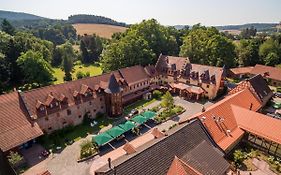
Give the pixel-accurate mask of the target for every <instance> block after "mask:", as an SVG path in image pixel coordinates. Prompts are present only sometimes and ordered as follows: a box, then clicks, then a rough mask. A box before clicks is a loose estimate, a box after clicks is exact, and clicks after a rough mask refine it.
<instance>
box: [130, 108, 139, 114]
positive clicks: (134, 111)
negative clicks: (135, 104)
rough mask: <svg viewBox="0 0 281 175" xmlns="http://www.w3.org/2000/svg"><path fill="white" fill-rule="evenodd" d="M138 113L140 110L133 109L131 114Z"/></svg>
mask: <svg viewBox="0 0 281 175" xmlns="http://www.w3.org/2000/svg"><path fill="white" fill-rule="evenodd" d="M138 113H139V111H138V110H137V109H133V110H131V114H132V115H136V114H138Z"/></svg>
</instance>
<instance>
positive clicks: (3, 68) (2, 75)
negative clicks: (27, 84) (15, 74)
mask: <svg viewBox="0 0 281 175" xmlns="http://www.w3.org/2000/svg"><path fill="white" fill-rule="evenodd" d="M10 74H11V72H10V65H9V62H8V61H7V60H6V57H5V55H4V54H2V53H1V52H0V94H1V93H2V92H3V90H4V86H5V85H6V84H7V83H8V81H9V80H10Z"/></svg>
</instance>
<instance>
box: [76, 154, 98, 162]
mask: <svg viewBox="0 0 281 175" xmlns="http://www.w3.org/2000/svg"><path fill="white" fill-rule="evenodd" d="M96 155H98V152H96V153H95V154H93V155H90V156H88V157H84V158H82V159H78V160H77V162H78V163H80V162H84V161H86V160H89V159H91V158H93V157H95V156H96Z"/></svg>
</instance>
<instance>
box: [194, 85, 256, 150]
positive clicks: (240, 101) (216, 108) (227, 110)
mask: <svg viewBox="0 0 281 175" xmlns="http://www.w3.org/2000/svg"><path fill="white" fill-rule="evenodd" d="M233 104H234V105H238V106H241V107H243V108H246V109H250V108H251V109H252V110H253V111H257V110H258V109H259V108H260V107H261V103H260V102H259V100H258V99H257V98H256V97H255V96H254V95H253V94H252V93H251V91H250V90H249V89H245V90H243V91H241V92H238V93H236V94H233V95H231V96H228V97H226V98H225V99H223V100H221V101H219V102H217V103H215V104H214V105H212V106H210V107H209V108H207V109H206V111H205V112H203V113H200V114H196V115H195V116H194V117H196V116H198V117H199V119H201V120H202V122H203V123H204V125H205V127H206V128H207V130H208V131H209V132H210V134H211V135H212V137H213V138H214V140H215V141H216V143H217V144H218V145H219V146H220V147H221V148H222V149H224V150H225V149H226V146H225V145H227V146H230V145H232V144H233V143H234V142H235V141H236V140H237V139H238V138H239V137H240V135H241V132H240V131H239V129H238V130H237V128H238V125H237V122H236V119H235V116H234V114H233V111H232V108H231V105H233ZM228 130H229V131H230V133H228V132H229V131H228ZM234 131H235V132H234ZM236 132H237V133H236ZM234 133H235V134H234ZM226 138H228V139H226ZM226 141H227V142H228V143H226ZM220 144H221V145H220Z"/></svg>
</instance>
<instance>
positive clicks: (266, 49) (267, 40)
mask: <svg viewBox="0 0 281 175" xmlns="http://www.w3.org/2000/svg"><path fill="white" fill-rule="evenodd" d="M75 47H76V49H74V48H75ZM160 54H166V55H174V56H183V57H189V58H190V60H191V62H193V63H199V64H206V65H213V66H226V67H237V66H253V65H255V64H257V63H259V64H265V65H270V66H277V65H280V64H281V34H280V33H276V32H275V33H274V34H267V33H257V30H256V29H255V28H253V27H250V28H246V29H244V30H243V31H242V32H241V34H240V36H238V37H234V36H231V35H230V34H225V33H221V32H219V31H218V30H217V29H216V28H215V27H205V26H201V25H200V24H197V25H194V26H192V27H190V28H189V27H185V28H182V29H180V30H178V29H176V28H174V27H167V26H163V25H161V24H159V23H158V22H157V21H156V20H154V19H151V20H144V21H142V22H141V23H139V24H134V25H131V26H130V27H129V28H128V29H127V30H126V31H125V32H124V33H115V34H114V35H113V36H112V39H111V40H108V39H104V38H101V37H99V36H97V35H84V36H77V35H76V31H75V29H74V28H73V27H72V25H70V24H67V23H49V24H48V25H46V26H44V25H43V26H42V25H41V26H40V25H38V26H32V27H31V28H25V29H24V30H22V28H20V27H14V26H13V25H12V24H11V23H10V22H9V21H7V20H3V21H2V23H1V31H0V92H2V93H3V92H7V91H9V90H11V89H13V88H14V87H16V88H18V89H21V90H28V89H32V88H35V87H39V86H45V85H49V84H52V83H53V82H54V81H55V77H54V74H53V68H54V67H61V68H62V69H63V71H64V72H65V76H64V80H65V81H71V80H72V77H73V75H72V70H73V65H74V64H76V62H77V61H79V62H81V63H82V64H95V63H98V64H99V65H101V67H102V70H103V71H104V72H109V71H112V70H116V69H119V68H122V67H127V66H132V65H136V64H139V65H148V64H155V63H156V61H157V58H158V56H159V55H160ZM84 74H85V73H84ZM82 75H83V74H81V75H80V74H79V75H77V77H78V76H79V78H82V77H83V76H82ZM85 76H89V75H86V74H85Z"/></svg>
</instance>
